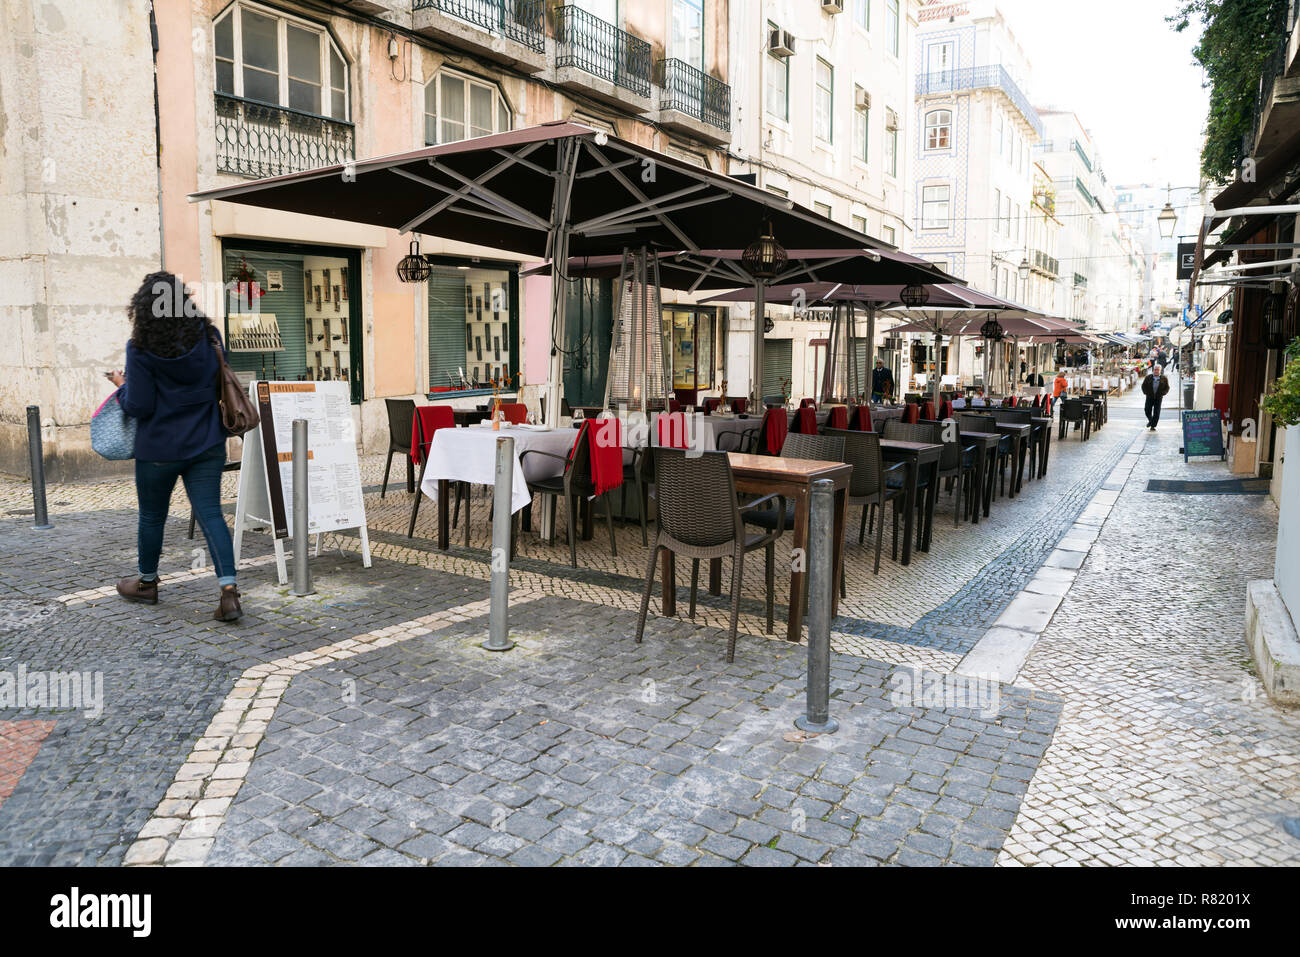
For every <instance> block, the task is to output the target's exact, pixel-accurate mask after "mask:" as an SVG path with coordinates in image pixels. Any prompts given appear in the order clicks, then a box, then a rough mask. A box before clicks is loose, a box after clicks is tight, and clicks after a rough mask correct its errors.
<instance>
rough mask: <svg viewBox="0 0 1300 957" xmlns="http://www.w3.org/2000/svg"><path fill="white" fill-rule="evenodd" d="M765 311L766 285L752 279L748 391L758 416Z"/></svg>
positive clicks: (759, 410) (760, 402)
mask: <svg viewBox="0 0 1300 957" xmlns="http://www.w3.org/2000/svg"><path fill="white" fill-rule="evenodd" d="M766 312H767V287H766V286H765V285H763V280H761V279H757V280H755V281H754V339H753V350H754V354H753V356H751V359H752V360H753V361H752V363H751V367H752V368H753V376H754V381H753V382H752V383H750V392H752V393H753V395H754V411H756V412H757V413H758V414H759V415H760V416H761V415H762V414H763V333H764V329H763V325H764V320H765V319H766V318H767V316H766Z"/></svg>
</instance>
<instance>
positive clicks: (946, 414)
mask: <svg viewBox="0 0 1300 957" xmlns="http://www.w3.org/2000/svg"><path fill="white" fill-rule="evenodd" d="M939 418H940V419H951V418H952V400H951V399H944V400H943V401H942V402H940V403H939Z"/></svg>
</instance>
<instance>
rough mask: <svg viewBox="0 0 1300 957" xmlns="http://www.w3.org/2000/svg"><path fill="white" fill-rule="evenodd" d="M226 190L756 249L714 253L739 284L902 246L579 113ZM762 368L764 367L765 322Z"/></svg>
mask: <svg viewBox="0 0 1300 957" xmlns="http://www.w3.org/2000/svg"><path fill="white" fill-rule="evenodd" d="M190 199H191V201H194V202H200V201H205V200H224V201H227V202H232V203H242V204H245V205H250V206H259V207H264V208H270V209H279V210H285V211H288V212H295V213H304V214H307V215H312V216H323V217H327V218H330V219H340V220H346V221H349V222H358V223H368V224H370V225H375V226H385V227H389V228H393V229H396V230H398V231H399V232H402V233H407V232H418V233H423V234H426V235H433V236H439V237H442V238H445V239H450V240H456V241H460V242H466V243H473V244H475V245H480V246H488V247H494V248H497V249H502V250H509V251H511V252H515V253H522V254H524V255H527V256H534V257H538V258H542V259H554V260H557V261H560V262H567V261H568V259H569V257H570V256H572V255H579V256H596V255H610V254H613V255H618V254H621V253H622V251H623V250H624V249H626V248H633V249H639V248H643V247H644V248H650V249H673V250H684V251H685V252H686V253H687V254H689V255H693V256H694V255H699V254H700V252H701V251H704V250H730V249H735V248H736V247H746V252H748V251H749V249H750V248H753V249H754V250H755V251H756V253H755V256H746V257H745V258H744V259H742V258H735V259H733V258H728V257H725V256H718V257H710V258H709V259H706V260H704V262H706V263H712V265H711V267H710V268H711V269H712V270H715V271H717V272H719V273H726V274H729V275H730V276H731V284H732V285H736V286H739V285H747V284H751V283H754V282H755V281H758V282H760V283H763V282H767V281H769V280H771V279H773V278H775V277H777V276H779V275H780V273H781V271H782V268H783V258H784V250H782V249H781V247H782V246H784V247H786V248H789V249H845V248H851V249H854V250H855V251H856V252H858V253H861V251H862V249H863V248H864V247H866V248H869V249H874V248H876V247H877V246H879V247H880V249H882V250H890V251H891V252H892V247H888V246H886V245H885V244H882V243H877V242H876V241H874V240H871V239H870V238H868V237H866V236H864V235H863V234H861V233H859V232H857V231H856V230H853V229H850V228H849V227H847V226H841V225H839V224H837V223H835V222H832V221H831V220H829V219H827V218H825V217H823V216H820V215H818V214H817V213H814V212H812V211H811V210H807V209H804V208H803V207H800V206H797V205H796V204H795V203H793V202H791V201H790V200H789V199H786V198H784V197H782V196H778V195H776V194H775V193H772V192H769V191H767V190H763V189H759V188H758V187H756V186H751V185H749V184H748V183H745V182H743V181H741V180H738V179H734V178H732V177H729V176H725V175H722V174H720V173H715V172H712V171H710V170H707V169H703V168H701V167H697V166H693V165H691V164H690V163H687V162H685V161H683V160H679V159H676V158H674V157H671V156H668V155H667V154H665V153H660V152H657V151H655V150H651V149H647V148H646V147H643V146H640V145H637V144H635V143H630V142H628V141H626V140H622V139H619V138H618V137H614V136H610V135H609V134H607V133H605V132H603V131H601V130H595V129H592V128H591V127H588V126H583V125H581V124H578V123H571V122H567V121H562V122H556V123H547V124H543V125H541V126H534V127H528V128H525V129H519V130H512V131H509V132H505V133H497V134H493V135H489V136H481V137H475V138H473V139H469V140H463V141H460V142H457V143H447V144H444V145H440V146H430V147H426V148H424V149H418V150H412V151H410V152H405V153H396V154H392V155H389V156H381V157H376V158H373V159H365V160H358V161H356V162H353V163H347V164H342V165H335V166H327V167H322V168H320V169H314V170H309V171H306V172H301V173H291V174H288V175H285V176H274V177H270V178H267V179H262V180H255V181H252V182H248V183H241V184H239V185H236V186H223V187H217V188H214V189H207V190H203V191H200V192H198V193H195V194H193V195H192V196H191V197H190ZM563 286H564V284H563V283H552V298H551V317H552V320H551V322H552V330H551V335H552V347H553V348H552V350H551V351H552V353H553V355H552V358H551V370H550V381H549V383H548V390H549V395H550V403H549V405H548V408H547V413H548V417H549V418H551V419H552V421H553V422H555V421H558V415H559V409H560V401H559V397H560V390H561V389H562V362H563V359H562V356H561V354H560V350H559V348H558V344H559V343H562V342H563V339H564V288H563ZM755 346H756V348H755V357H754V358H755V369H756V371H761V356H762V323H761V321H760V322H758V323H756V334H755Z"/></svg>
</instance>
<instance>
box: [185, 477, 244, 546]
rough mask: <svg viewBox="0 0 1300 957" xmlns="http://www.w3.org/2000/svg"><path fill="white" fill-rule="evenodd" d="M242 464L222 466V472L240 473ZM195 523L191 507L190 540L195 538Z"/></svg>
mask: <svg viewBox="0 0 1300 957" xmlns="http://www.w3.org/2000/svg"><path fill="white" fill-rule="evenodd" d="M241 464H242V463H240V462H227V463H226V464H225V465H223V466H221V471H223V472H238V471H239V466H240V465H241ZM194 522H195V518H194V508H193V506H191V507H190V531H189V536H188V537H189V538H193V537H194Z"/></svg>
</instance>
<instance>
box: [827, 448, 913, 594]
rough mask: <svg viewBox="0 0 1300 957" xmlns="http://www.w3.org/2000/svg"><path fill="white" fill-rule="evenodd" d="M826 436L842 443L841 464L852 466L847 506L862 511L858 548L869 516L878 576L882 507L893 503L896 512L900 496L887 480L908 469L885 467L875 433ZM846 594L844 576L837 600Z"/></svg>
mask: <svg viewBox="0 0 1300 957" xmlns="http://www.w3.org/2000/svg"><path fill="white" fill-rule="evenodd" d="M826 434H827V435H828V436H832V437H838V438H842V439H843V440H844V461H846V462H848V463H849V464H850V465H852V466H853V474H852V475H851V476H849V492H848V505H849V506H850V507H853V506H855V505H860V506H861V507H862V523H861V525H860V526H859V527H858V544H859V545H862V544H865V540H866V535H867V513H868V512H870V513H871V518H872V524H873V526H874V525H875V522H876V520H877V519H879V522H880V524H879V526H878V527H876V529H875V531H876V567H875V574H877V575H879V574H880V548H881V545H882V544H883V542H884V539H885V515H884V510H885V505H886V504H888V503H889V502H891V501H892V502H894V510H895V511H897V510H898V502H897V501H896V500H897V498H898V496H900V495H902V494H903V489H902V487H901V486H900V487H898V488H890V487H889V485H888V479H889V477H890V475H891V473H894V472H901V471H902V470H903V469H906V468H907V463H906V462H895V463H893V464H892V465H885V460H884V457H883V456H882V455H881V454H880V436H879V435H878V434H877V433H875V432H859V431H856V430H854V429H827V430H826ZM897 553H898V523H897V522H895V523H894V554H897ZM844 594H845V586H844V576H843V575H841V576H840V596H841V597H843V596H844Z"/></svg>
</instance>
